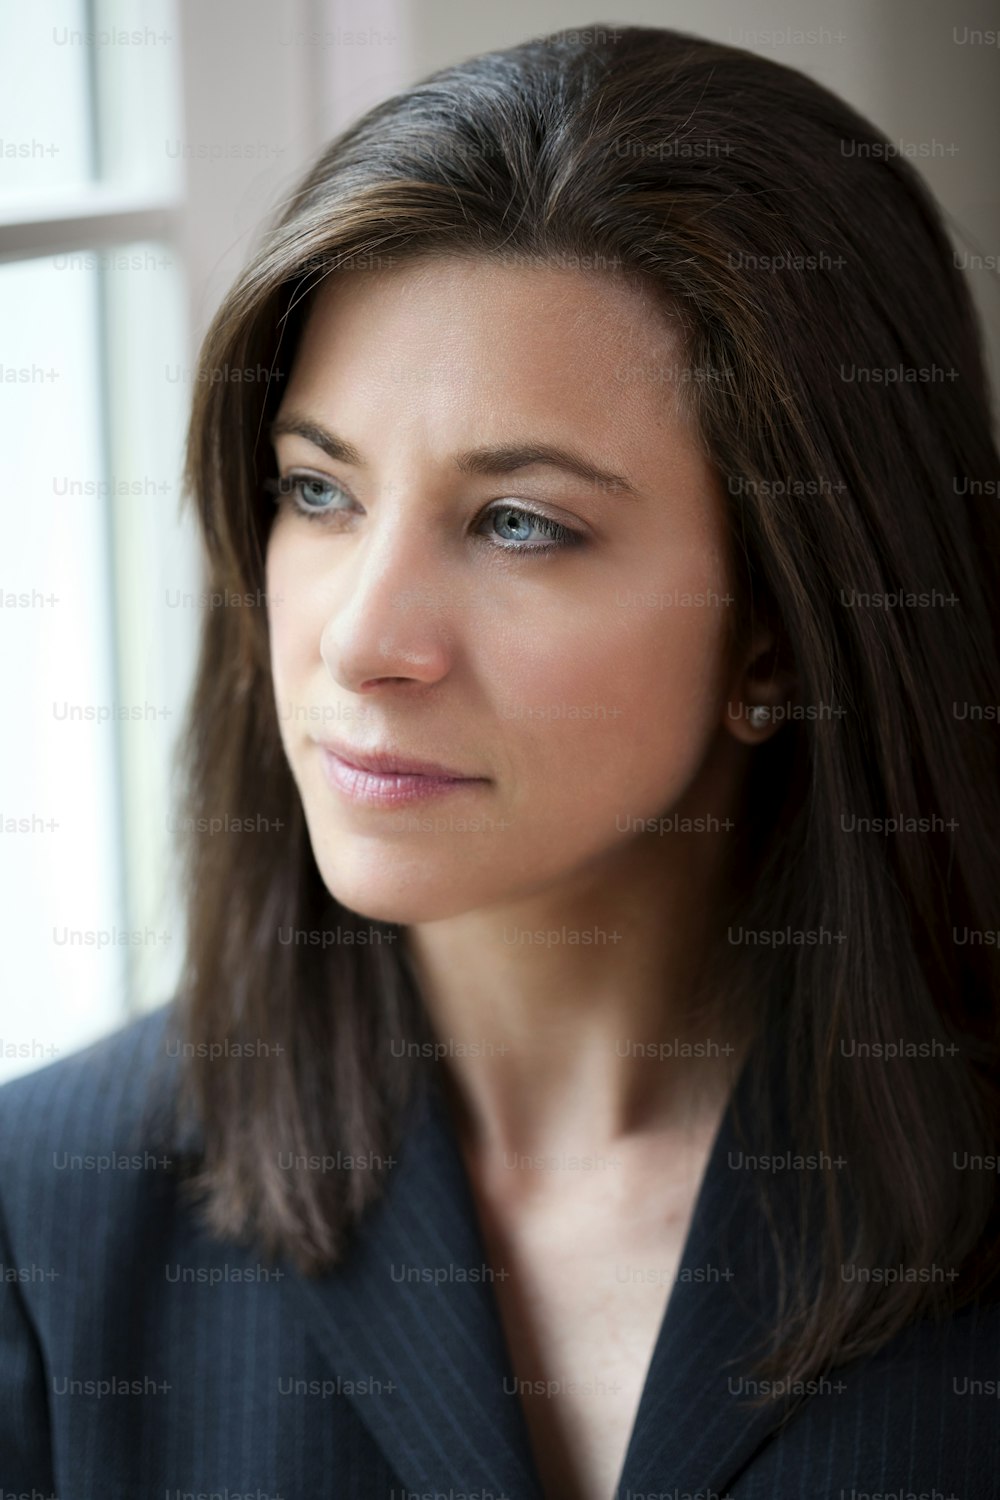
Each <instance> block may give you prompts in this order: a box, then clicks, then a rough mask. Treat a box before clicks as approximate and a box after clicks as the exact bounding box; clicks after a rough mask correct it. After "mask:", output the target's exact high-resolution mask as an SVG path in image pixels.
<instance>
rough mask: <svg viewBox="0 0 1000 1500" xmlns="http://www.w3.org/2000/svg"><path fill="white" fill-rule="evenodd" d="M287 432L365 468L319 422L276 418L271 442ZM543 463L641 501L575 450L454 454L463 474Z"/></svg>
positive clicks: (534, 447) (512, 448)
mask: <svg viewBox="0 0 1000 1500" xmlns="http://www.w3.org/2000/svg"><path fill="white" fill-rule="evenodd" d="M285 433H288V434H291V435H294V436H296V437H301V438H305V440H306V442H308V443H312V444H314V445H315V447H317V448H321V449H322V450H323V452H324V453H325V454H326V455H327V457H328V458H332V459H333V460H334V461H335V462H337V463H343V464H351V465H353V466H354V467H355V468H358V469H362V468H364V466H365V464H364V459H363V458H362V456H361V454H360V453H359V452H358V450H357V448H355V447H354V446H353V445H352V444H351V443H348V442H346V441H345V440H344V439H343V438H340V437H338V436H337V434H336V433H334V432H330V431H329V429H328V428H326V427H324V426H323V425H322V424H321V423H320V422H315V421H312V420H311V419H309V418H307V417H297V416H294V415H291V416H287V417H276V418H275V420H274V421H273V422H272V423H271V427H270V435H271V439H272V441H273V440H274V439H275V438H278V437H281V436H282V435H283V434H285ZM542 464H545V465H547V466H548V467H549V468H552V469H561V470H563V471H564V472H565V473H567V474H572V475H574V476H575V477H576V478H577V479H582V480H584V481H585V482H586V483H587V484H588V485H590V486H592V487H593V488H594V489H598V490H601V491H605V492H608V493H610V494H614V495H621V496H623V497H624V498H626V499H628V500H640V499H641V498H642V495H641V493H640V491H639V490H637V489H636V488H635V486H634V485H632V484H630V483H629V481H628V480H627V479H626V478H625V477H624V475H622V474H615V473H613V472H612V471H611V470H610V469H603V468H601V467H600V466H599V465H598V464H596V463H594V462H593V461H592V460H591V459H589V458H588V457H587V456H586V455H585V454H583V453H578V452H576V451H575V450H574V449H572V448H560V447H557V446H556V445H555V444H553V443H539V442H528V443H500V444H496V445H494V446H492V447H486V448H470V449H468V450H467V451H466V452H464V453H456V454H455V467H456V468H457V469H458V470H459V472H460V473H462V474H481V475H485V476H502V475H505V474H513V473H515V472H516V471H517V470H519V469H530V468H534V467H536V466H538V465H542Z"/></svg>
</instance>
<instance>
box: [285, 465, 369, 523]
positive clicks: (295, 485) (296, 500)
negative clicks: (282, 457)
mask: <svg viewBox="0 0 1000 1500" xmlns="http://www.w3.org/2000/svg"><path fill="white" fill-rule="evenodd" d="M264 488H265V489H266V490H267V491H268V492H269V493H270V494H272V495H273V496H274V499H275V504H276V505H281V503H282V501H283V500H284V498H285V497H286V496H289V495H290V496H291V497H292V502H293V504H294V506H295V509H296V510H297V511H299V512H300V514H302V515H304V516H306V517H307V518H308V519H309V520H310V521H313V520H323V518H324V517H326V516H328V515H330V514H331V513H333V512H335V511H342V510H344V509H345V508H346V507H344V506H340V505H334V506H330V505H321V504H319V502H320V501H321V500H322V499H323V495H324V492H326V493H329V492H330V491H332V490H337V491H338V492H339V493H340V494H341V495H347V491H346V490H343V489H341V487H340V485H339V484H334V483H333V482H332V481H331V480H329V479H321V478H320V476H319V475H318V474H288V475H287V476H286V477H285V478H284V479H265V480H264ZM348 498H350V497H348Z"/></svg>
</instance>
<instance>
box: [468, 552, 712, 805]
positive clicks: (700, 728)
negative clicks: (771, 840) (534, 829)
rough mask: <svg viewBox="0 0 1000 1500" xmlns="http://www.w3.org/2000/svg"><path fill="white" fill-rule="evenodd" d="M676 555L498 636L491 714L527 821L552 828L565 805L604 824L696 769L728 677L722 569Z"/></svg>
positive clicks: (677, 789) (695, 555) (679, 788)
mask: <svg viewBox="0 0 1000 1500" xmlns="http://www.w3.org/2000/svg"><path fill="white" fill-rule="evenodd" d="M661 556H662V554H661ZM674 562H675V564H676V566H675V567H674V568H673V576H672V577H669V578H666V579H665V578H664V570H663V569H662V568H661V569H660V570H659V576H658V578H657V579H656V580H655V581H654V580H653V579H652V578H651V577H649V576H646V577H643V578H640V577H639V576H638V575H637V574H636V572H635V570H625V571H626V572H627V574H628V577H629V580H630V581H628V582H625V581H624V578H623V581H622V582H621V583H620V584H619V585H618V586H613V587H612V588H611V589H610V590H607V591H605V590H602V594H601V596H600V597H598V596H591V598H590V599H589V600H588V602H587V603H586V604H582V605H581V607H579V608H578V609H574V610H572V611H571V612H569V613H567V614H566V615H564V616H562V618H560V617H559V616H558V615H555V616H549V617H548V619H547V621H546V626H545V629H544V631H540V632H538V633H537V634H536V635H533V636H530V637H527V638H525V639H523V640H521V641H520V642H514V641H510V642H509V643H508V650H507V651H506V652H505V653H504V658H503V667H502V669H501V670H499V671H496V672H495V676H496V680H497V684H498V689H497V699H498V702H497V709H496V717H497V719H498V721H499V727H500V730H501V733H502V735H503V738H504V739H505V740H506V741H507V746H508V750H509V753H510V755H511V758H512V759H513V758H516V761H517V763H518V766H519V769H520V776H515V777H514V783H515V787H516V785H517V783H518V781H519V780H521V786H522V788H523V795H521V796H520V797H519V798H518V800H519V801H520V802H521V804H522V806H524V807H527V804H528V802H529V801H530V802H531V804H532V815H533V817H535V816H537V817H539V818H541V819H542V820H543V821H546V822H548V821H550V820H551V823H552V824H553V826H554V825H556V824H558V823H559V822H560V820H561V819H564V817H565V809H566V808H567V807H569V806H571V805H574V806H575V807H576V809H577V812H579V809H580V808H582V807H587V808H589V809H590V812H591V815H592V817H596V818H597V820H598V821H599V822H602V820H603V822H607V823H609V825H610V826H612V827H613V825H614V820H615V817H616V815H617V813H618V812H625V811H628V812H632V813H635V814H637V815H642V814H644V813H645V814H649V815H651V814H652V813H653V812H656V811H659V810H660V809H661V808H662V807H663V806H664V805H665V804H667V803H669V802H671V801H673V800H676V799H677V798H679V797H680V796H681V795H682V794H683V792H684V791H685V789H686V788H687V787H688V786H689V785H690V783H691V782H692V781H693V779H694V777H695V776H696V774H697V772H698V770H699V768H700V766H701V765H702V763H703V761H704V759H705V757H706V755H707V753H708V750H709V748H710V745H711V743H712V741H713V738H714V736H715V733H716V731H717V729H718V725H719V715H720V713H721V708H722V702H723V697H724V694H725V690H726V686H727V682H728V656H729V653H728V640H729V637H728V608H729V605H727V603H726V602H725V601H726V598H727V588H726V577H727V575H726V571H725V567H724V564H723V561H722V559H721V558H720V557H719V556H718V555H717V554H713V553H710V552H706V551H705V550H704V549H698V550H695V551H693V552H692V554H691V555H690V556H689V557H687V558H683V559H682V558H678V557H676V556H675V558H674ZM515 747H516V748H515ZM529 789H530V790H529ZM603 822H602V826H603Z"/></svg>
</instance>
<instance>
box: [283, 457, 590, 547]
mask: <svg viewBox="0 0 1000 1500" xmlns="http://www.w3.org/2000/svg"><path fill="white" fill-rule="evenodd" d="M264 489H265V490H267V491H268V493H269V494H271V495H273V496H274V499H275V503H276V504H277V505H278V506H281V505H282V504H283V503H284V502H285V501H286V500H287V499H290V500H291V503H292V507H293V509H294V511H295V512H296V514H297V515H300V516H303V517H304V518H305V519H306V520H307V521H320V522H327V523H329V522H330V521H331V519H332V518H333V517H340V516H344V515H346V514H347V513H348V511H349V508H350V505H351V504H352V503H353V502H352V497H351V496H350V494H349V493H348V491H347V490H345V489H344V488H343V486H342V485H339V484H337V483H336V482H335V481H334V480H331V479H324V478H322V477H321V476H320V475H318V474H301V473H293V474H288V475H286V476H285V478H283V479H265V480H264ZM332 495H341V496H342V497H343V498H344V499H345V500H346V501H347V502H348V503H347V504H346V505H339V504H324V503H323V501H324V500H325V499H326V498H328V497H330V496H332ZM498 517H499V518H502V520H503V523H504V525H505V526H509V525H510V522H511V518H514V521H513V528H512V529H513V530H514V532H515V533H516V534H515V535H514V536H513V537H511V536H507V537H506V538H501V537H500V536H499V533H497V532H491V535H492V536H493V537H494V539H495V541H494V545H495V546H496V548H497V550H498V551H500V552H554V551H556V550H557V549H558V548H560V547H572V546H579V545H580V544H581V543H582V541H583V538H582V537H581V536H580V535H579V534H578V533H577V532H575V531H571V530H570V529H569V527H568V526H562V525H560V523H559V522H558V521H553V520H551V519H550V518H549V517H548V516H543V515H540V514H539V513H538V512H537V511H534V510H526V509H525V508H524V506H521V505H514V504H512V503H511V502H510V501H509V500H505V501H503V502H501V504H499V505H495V506H494V507H493V508H492V509H490V510H487V511H486V512H484V514H483V516H482V519H481V522H480V524H481V525H484V526H485V525H492V524H493V523H494V522H495V521H496V520H497V518H498ZM533 531H534V534H535V535H536V536H537V535H541V536H543V537H546V538H548V540H547V541H545V542H544V543H532V542H531V537H532V533H533Z"/></svg>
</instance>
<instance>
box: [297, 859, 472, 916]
mask: <svg viewBox="0 0 1000 1500" xmlns="http://www.w3.org/2000/svg"><path fill="white" fill-rule="evenodd" d="M316 862H317V865H318V867H319V872H320V876H321V878H322V881H323V884H324V885H325V886H326V888H327V890H328V891H329V892H330V895H331V896H332V897H333V898H334V900H335V901H337V902H339V903H340V905H341V906H343V907H346V908H347V910H348V911H351V912H353V913H354V914H355V915H356V916H359V917H363V918H365V919H366V920H367V921H369V922H391V923H395V924H396V925H398V926H411V925H412V924H414V923H417V922H438V921H441V920H443V919H444V918H445V917H454V916H459V915H460V914H461V913H462V912H463V911H468V910H469V907H470V904H471V903H470V899H469V897H470V892H469V889H468V887H467V886H466V887H464V888H462V887H461V886H459V885H457V884H456V881H455V877H454V872H453V871H452V872H451V874H450V875H449V876H448V877H447V878H446V879H444V880H442V881H441V882H440V883H439V882H437V881H435V879H434V876H433V873H432V870H431V865H430V861H428V860H426V859H425V860H421V861H414V862H411V861H409V860H406V859H400V860H398V861H396V860H392V859H391V858H390V857H388V856H387V855H386V853H385V851H384V850H382V851H380V852H379V853H378V855H377V856H376V858H375V860H374V861H372V862H369V863H368V864H367V867H366V868H358V867H357V866H355V867H354V868H351V869H348V868H347V866H346V864H345V862H344V861H343V860H342V859H338V860H336V861H330V860H323V859H317V861H316ZM477 904H478V903H477Z"/></svg>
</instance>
